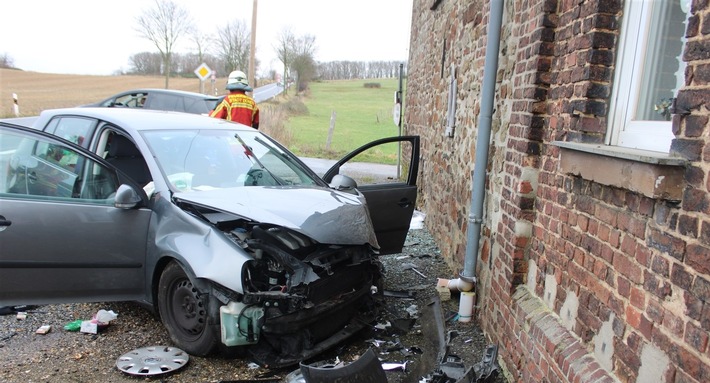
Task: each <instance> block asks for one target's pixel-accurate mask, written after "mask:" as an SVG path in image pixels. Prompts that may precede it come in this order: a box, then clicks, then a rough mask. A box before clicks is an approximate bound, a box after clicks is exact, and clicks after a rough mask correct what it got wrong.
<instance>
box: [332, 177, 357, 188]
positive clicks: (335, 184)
mask: <svg viewBox="0 0 710 383" xmlns="http://www.w3.org/2000/svg"><path fill="white" fill-rule="evenodd" d="M329 186H330V187H331V188H333V189H335V190H340V191H347V190H354V189H356V188H357V182H355V180H354V179H352V178H350V177H348V176H344V175H342V174H336V175H335V176H333V179H332V180H331V181H330V185H329Z"/></svg>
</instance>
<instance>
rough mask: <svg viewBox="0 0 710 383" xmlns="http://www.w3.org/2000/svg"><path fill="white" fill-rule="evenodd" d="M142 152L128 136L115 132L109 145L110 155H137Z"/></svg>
mask: <svg viewBox="0 0 710 383" xmlns="http://www.w3.org/2000/svg"><path fill="white" fill-rule="evenodd" d="M140 155H141V153H140V151H138V148H137V147H136V145H135V144H134V143H133V142H131V140H129V139H128V138H127V137H126V136H122V135H120V134H114V135H113V137H111V143H110V144H109V147H108V156H109V157H137V156H140Z"/></svg>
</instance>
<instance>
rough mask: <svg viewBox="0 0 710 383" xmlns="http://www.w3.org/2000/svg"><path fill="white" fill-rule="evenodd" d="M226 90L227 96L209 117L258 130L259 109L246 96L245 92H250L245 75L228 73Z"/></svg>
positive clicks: (235, 72) (240, 72) (252, 100)
mask: <svg viewBox="0 0 710 383" xmlns="http://www.w3.org/2000/svg"><path fill="white" fill-rule="evenodd" d="M226 89H227V90H228V91H229V94H227V95H226V96H224V98H223V99H222V101H221V102H220V103H219V104H217V107H215V108H214V110H213V111H212V112H211V113H210V117H216V118H222V119H225V120H227V121H234V122H239V123H241V124H244V125H247V126H251V127H252V128H254V129H257V130H258V129H259V107H258V106H257V105H256V101H254V99H253V98H251V97H249V95H247V94H246V92H251V91H252V88H251V87H250V86H249V81H247V76H246V74H244V72H242V71H238V70H235V71H234V72H232V73H230V74H229V77H228V78H227V87H226Z"/></svg>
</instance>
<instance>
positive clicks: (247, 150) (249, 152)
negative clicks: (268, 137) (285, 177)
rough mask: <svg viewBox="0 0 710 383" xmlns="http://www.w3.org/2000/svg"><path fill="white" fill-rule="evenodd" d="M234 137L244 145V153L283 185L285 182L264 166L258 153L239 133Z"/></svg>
mask: <svg viewBox="0 0 710 383" xmlns="http://www.w3.org/2000/svg"><path fill="white" fill-rule="evenodd" d="M234 138H236V139H237V141H239V143H240V144H241V145H242V147H243V148H244V154H246V156H247V157H249V158H251V159H252V160H253V161H254V162H255V163H256V164H257V165H258V166H259V168H260V169H261V170H264V171H266V172H267V173H269V175H270V176H271V178H273V179H274V180H275V181H276V182H277V183H278V184H279V185H283V184H284V183H283V182H282V180H281V179H279V177H276V176H275V175H274V174H273V173H271V171H270V170H269V169H267V168H266V166H264V164H262V163H261V161H259V159H258V158H257V157H256V155H255V154H254V152H253V151H252V150H251V148H250V147H249V145H247V144H246V142H244V140H242V138H241V137H239V133H234Z"/></svg>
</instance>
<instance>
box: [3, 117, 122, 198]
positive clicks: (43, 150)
mask: <svg viewBox="0 0 710 383" xmlns="http://www.w3.org/2000/svg"><path fill="white" fill-rule="evenodd" d="M0 141H2V142H5V143H10V144H11V145H14V146H11V147H10V150H9V152H11V154H9V155H4V156H3V157H2V158H1V159H0V161H1V162H6V164H3V163H0V166H6V168H7V173H6V175H3V177H2V180H0V195H2V196H3V197H7V198H32V199H51V200H57V199H59V200H67V201H71V202H83V203H96V204H104V205H105V204H112V203H113V201H112V199H111V198H112V197H113V195H114V193H115V192H116V190H117V189H118V178H117V176H116V174H115V172H113V171H112V170H111V169H109V168H107V167H106V166H104V165H102V164H100V163H98V162H96V161H94V160H93V159H92V158H89V157H87V156H84V155H83V154H81V153H79V152H77V151H75V150H74V149H72V148H71V147H69V146H67V145H65V144H62V143H60V142H55V141H50V140H45V139H42V138H29V137H27V136H24V135H22V134H20V133H16V132H9V131H5V130H3V131H1V132H0ZM6 146H7V144H6Z"/></svg>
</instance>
